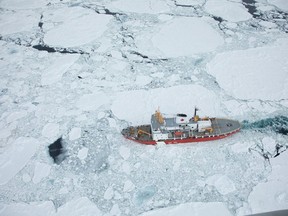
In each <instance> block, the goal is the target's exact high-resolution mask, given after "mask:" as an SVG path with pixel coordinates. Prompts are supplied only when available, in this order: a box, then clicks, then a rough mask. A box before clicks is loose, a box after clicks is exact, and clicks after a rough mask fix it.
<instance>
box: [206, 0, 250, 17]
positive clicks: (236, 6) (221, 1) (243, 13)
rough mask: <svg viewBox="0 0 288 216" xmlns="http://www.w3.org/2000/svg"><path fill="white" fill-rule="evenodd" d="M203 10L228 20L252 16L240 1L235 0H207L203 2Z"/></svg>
mask: <svg viewBox="0 0 288 216" xmlns="http://www.w3.org/2000/svg"><path fill="white" fill-rule="evenodd" d="M205 10H206V11H207V12H208V13H211V14H213V15H214V16H216V17H221V18H222V19H224V20H227V21H230V22H240V21H245V20H249V19H251V18H252V15H251V14H249V13H248V10H247V9H246V8H245V7H244V6H243V5H242V4H241V2H237V1H236V2H235V1H229V0H208V1H207V2H206V4H205Z"/></svg>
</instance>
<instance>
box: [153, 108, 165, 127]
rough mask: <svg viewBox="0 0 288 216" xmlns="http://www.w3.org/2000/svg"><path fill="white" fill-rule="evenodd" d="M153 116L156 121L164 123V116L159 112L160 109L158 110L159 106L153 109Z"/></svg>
mask: <svg viewBox="0 0 288 216" xmlns="http://www.w3.org/2000/svg"><path fill="white" fill-rule="evenodd" d="M155 118H156V119H157V121H158V122H159V123H160V124H163V123H164V118H163V115H162V114H161V112H160V110H159V107H158V110H156V111H155Z"/></svg>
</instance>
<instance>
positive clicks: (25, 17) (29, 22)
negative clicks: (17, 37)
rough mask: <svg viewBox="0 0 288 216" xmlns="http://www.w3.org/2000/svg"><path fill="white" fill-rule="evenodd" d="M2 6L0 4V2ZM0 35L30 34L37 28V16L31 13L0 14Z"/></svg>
mask: <svg viewBox="0 0 288 216" xmlns="http://www.w3.org/2000/svg"><path fill="white" fill-rule="evenodd" d="M1 6H2V2H1ZM0 20H1V22H0V34H1V35H3V36H4V35H9V34H14V33H19V32H25V33H27V32H32V31H33V29H35V28H37V25H38V22H39V15H38V14H36V13H33V12H32V11H25V10H23V11H5V12H2V13H1V14H0Z"/></svg>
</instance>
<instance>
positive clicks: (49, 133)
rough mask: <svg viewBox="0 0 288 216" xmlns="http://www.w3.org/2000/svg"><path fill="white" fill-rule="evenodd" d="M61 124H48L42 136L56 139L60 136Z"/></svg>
mask: <svg viewBox="0 0 288 216" xmlns="http://www.w3.org/2000/svg"><path fill="white" fill-rule="evenodd" d="M59 127H60V126H59V124H57V123H47V124H46V125H45V126H44V127H43V129H42V136H44V137H47V138H54V137H57V136H58V135H59Z"/></svg>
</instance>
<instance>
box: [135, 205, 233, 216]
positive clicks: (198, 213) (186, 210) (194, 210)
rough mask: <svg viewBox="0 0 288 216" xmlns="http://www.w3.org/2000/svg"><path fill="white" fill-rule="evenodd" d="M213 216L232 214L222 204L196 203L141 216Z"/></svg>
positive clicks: (157, 210) (228, 215)
mask: <svg viewBox="0 0 288 216" xmlns="http://www.w3.org/2000/svg"><path fill="white" fill-rule="evenodd" d="M174 215H181V216H190V215H193V216H211V215H221V216H230V215H231V213H230V212H229V211H228V209H227V207H226V206H225V204H224V203H220V202H210V203H209V202H208V203H204V202H194V203H185V204H180V205H176V206H170V207H166V208H161V209H156V210H152V211H148V212H145V213H143V214H141V216H174Z"/></svg>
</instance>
